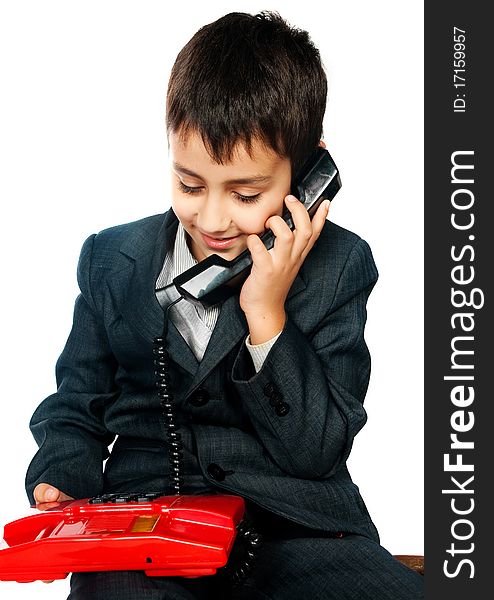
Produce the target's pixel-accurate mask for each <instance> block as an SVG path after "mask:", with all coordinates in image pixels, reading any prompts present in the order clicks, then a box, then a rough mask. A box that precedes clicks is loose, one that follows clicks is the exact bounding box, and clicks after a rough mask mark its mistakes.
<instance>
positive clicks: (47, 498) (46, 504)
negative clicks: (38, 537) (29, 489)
mask: <svg viewBox="0 0 494 600" xmlns="http://www.w3.org/2000/svg"><path fill="white" fill-rule="evenodd" d="M33 495H34V499H35V501H36V508H37V509H38V510H47V509H48V508H53V507H55V506H57V504H59V502H64V500H73V499H74V498H72V497H71V496H67V494H64V493H63V492H61V491H60V490H59V489H57V488H56V487H54V486H53V485H50V484H48V483H38V485H37V486H36V487H35V488H34V494H33ZM43 583H53V579H52V580H50V581H47V580H43Z"/></svg>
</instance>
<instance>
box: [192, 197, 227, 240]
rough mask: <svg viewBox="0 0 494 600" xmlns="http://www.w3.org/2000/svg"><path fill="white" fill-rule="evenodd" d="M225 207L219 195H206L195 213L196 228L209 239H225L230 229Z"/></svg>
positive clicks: (224, 201)
mask: <svg viewBox="0 0 494 600" xmlns="http://www.w3.org/2000/svg"><path fill="white" fill-rule="evenodd" d="M226 206H227V202H226V200H225V198H223V197H222V195H221V194H213V193H208V194H207V196H206V197H205V198H204V201H203V202H202V203H201V204H200V206H199V210H198V211H197V218H196V222H197V227H198V228H199V229H200V230H201V231H203V232H205V233H207V234H208V235H210V236H211V237H218V238H219V237H225V236H226V235H227V234H228V230H229V229H230V217H229V215H228V211H227V208H226Z"/></svg>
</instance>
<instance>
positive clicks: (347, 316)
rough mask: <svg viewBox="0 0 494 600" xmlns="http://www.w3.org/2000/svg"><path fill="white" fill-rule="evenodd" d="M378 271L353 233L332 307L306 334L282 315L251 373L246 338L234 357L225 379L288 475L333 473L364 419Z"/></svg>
mask: <svg viewBox="0 0 494 600" xmlns="http://www.w3.org/2000/svg"><path fill="white" fill-rule="evenodd" d="M377 277H378V273H377V269H376V266H375V264H374V260H373V258H372V253H371V250H370V248H369V246H368V244H367V242H365V241H364V240H362V239H358V241H357V242H356V243H355V245H354V246H353V248H352V249H351V251H350V252H349V255H348V257H347V260H346V262H345V265H344V267H343V270H342V272H341V275H340V277H339V280H338V285H337V289H336V293H335V295H334V298H333V301H332V303H331V306H330V307H329V309H328V311H327V312H326V313H325V314H324V317H323V318H322V319H320V322H319V323H318V324H317V326H316V327H315V328H313V329H312V330H311V331H310V333H309V334H304V333H303V332H302V331H301V329H300V328H299V327H298V326H297V325H296V323H295V322H294V319H293V318H291V316H290V314H287V319H286V322H285V326H284V329H283V331H282V332H281V335H280V336H279V337H278V339H277V340H276V342H275V344H274V345H273V346H272V348H271V349H270V351H269V353H268V355H267V357H266V359H265V361H264V363H263V365H262V368H261V370H260V371H259V372H258V373H255V374H252V373H253V369H252V363H251V362H250V357H249V355H248V354H247V350H246V349H245V344H244V345H243V347H242V348H241V349H240V351H239V354H238V355H237V357H236V360H235V363H234V365H233V369H232V381H233V383H234V385H235V387H236V389H237V391H238V393H239V394H240V397H241V399H242V402H243V406H244V409H245V410H246V412H247V414H248V416H249V418H250V420H251V422H252V424H253V427H254V429H255V430H256V433H257V435H258V437H259V439H260V441H261V443H262V445H263V446H264V448H265V449H266V451H267V452H268V454H269V455H270V457H271V459H272V460H273V461H274V462H275V463H277V464H278V466H279V467H280V468H281V469H282V470H283V471H285V472H286V473H288V474H290V475H292V476H295V477H299V478H304V479H316V478H320V477H328V476H330V475H332V474H333V473H335V472H336V471H337V470H338V468H339V467H340V466H342V465H343V464H344V463H345V461H346V460H347V458H348V455H349V453H350V450H351V447H352V443H353V438H354V436H355V435H356V434H357V432H358V431H359V430H360V429H361V428H362V427H363V425H364V423H365V421H366V413H365V410H364V408H363V401H364V396H365V394H366V391H367V387H368V383H369V376H370V355H369V351H368V349H367V345H366V343H365V341H364V327H365V321H366V315H367V313H366V303H367V299H368V296H369V294H370V292H371V291H372V288H373V287H374V285H375V283H376V281H377ZM309 301H310V299H309Z"/></svg>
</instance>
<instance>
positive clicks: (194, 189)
mask: <svg viewBox="0 0 494 600" xmlns="http://www.w3.org/2000/svg"><path fill="white" fill-rule="evenodd" d="M178 189H179V190H180V191H181V192H183V193H184V194H197V193H198V192H200V191H201V190H202V187H190V186H188V185H185V183H183V181H180V179H179V180H178Z"/></svg>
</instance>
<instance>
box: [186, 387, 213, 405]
mask: <svg viewBox="0 0 494 600" xmlns="http://www.w3.org/2000/svg"><path fill="white" fill-rule="evenodd" d="M188 401H189V404H192V406H195V407H196V408H200V407H201V406H205V405H206V404H207V403H208V402H209V392H208V391H207V390H205V389H204V388H198V389H197V390H196V391H195V392H194V393H193V394H192V395H191V397H190V398H189V400H188Z"/></svg>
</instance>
